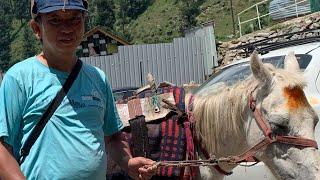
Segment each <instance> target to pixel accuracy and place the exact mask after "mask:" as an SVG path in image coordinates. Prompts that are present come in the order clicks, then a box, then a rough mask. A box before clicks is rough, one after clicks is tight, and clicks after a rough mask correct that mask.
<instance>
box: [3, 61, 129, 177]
mask: <svg viewBox="0 0 320 180" xmlns="http://www.w3.org/2000/svg"><path fill="white" fill-rule="evenodd" d="M67 77H68V73H65V72H61V71H58V70H55V69H52V68H48V67H46V66H45V65H43V64H42V63H41V62H40V61H39V60H38V59H37V57H32V58H29V59H27V60H24V61H22V62H20V63H18V64H16V65H14V66H13V67H12V68H11V69H10V70H9V71H8V72H7V73H6V75H5V77H4V79H3V81H2V84H1V87H0V137H4V140H5V142H6V143H8V144H10V145H11V146H12V147H13V150H14V156H15V157H16V158H18V157H19V152H20V149H21V147H22V145H23V144H24V143H25V141H26V139H27V137H28V136H29V135H30V133H31V130H32V129H33V128H34V126H35V125H36V124H37V122H38V121H39V119H40V118H41V116H42V114H43V113H44V112H45V110H46V109H47V107H48V106H49V104H50V102H51V101H52V99H53V98H54V97H55V96H56V94H57V92H58V91H59V90H60V89H61V87H62V85H63V84H64V82H65V80H66V79H67ZM122 126H123V125H122V123H121V121H120V119H119V115H118V113H117V110H116V108H115V105H114V101H113V96H112V91H111V88H110V85H109V82H108V80H107V78H106V76H105V74H104V73H103V72H102V71H101V70H99V69H97V68H95V67H93V66H90V65H88V64H86V63H83V66H82V68H81V70H80V73H79V75H78V77H77V78H76V80H75V81H74V83H73V85H72V87H71V88H70V90H69V93H68V94H67V95H66V97H65V98H64V99H63V101H62V102H61V104H60V106H59V107H58V108H57V110H56V111H55V113H54V114H53V116H52V117H51V118H50V120H49V122H48V123H47V124H46V126H45V128H44V129H43V131H42V132H41V134H40V137H39V138H38V139H37V141H36V142H35V144H34V145H33V146H32V148H31V150H30V154H29V155H28V156H27V158H26V160H25V161H24V163H23V164H22V165H21V170H22V172H23V173H24V175H25V176H26V177H27V179H41V180H47V179H50V180H51V179H105V178H106V177H105V174H106V153H105V145H104V136H106V135H112V134H114V133H115V132H118V131H119V130H120V129H121V128H122Z"/></svg>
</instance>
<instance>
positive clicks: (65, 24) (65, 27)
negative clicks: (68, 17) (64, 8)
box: [60, 21, 72, 33]
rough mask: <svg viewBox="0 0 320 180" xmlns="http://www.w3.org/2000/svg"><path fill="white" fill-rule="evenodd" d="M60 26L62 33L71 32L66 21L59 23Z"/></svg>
mask: <svg viewBox="0 0 320 180" xmlns="http://www.w3.org/2000/svg"><path fill="white" fill-rule="evenodd" d="M60 28H61V32H63V33H71V32H72V28H71V25H70V23H69V22H68V21H65V22H63V23H61V27H60Z"/></svg>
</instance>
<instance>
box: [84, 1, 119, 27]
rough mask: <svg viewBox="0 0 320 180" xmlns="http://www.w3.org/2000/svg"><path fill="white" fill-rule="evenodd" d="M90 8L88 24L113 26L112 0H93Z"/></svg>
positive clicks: (114, 19)
mask: <svg viewBox="0 0 320 180" xmlns="http://www.w3.org/2000/svg"><path fill="white" fill-rule="evenodd" d="M90 4H91V8H90V10H89V11H90V24H91V25H92V26H103V27H106V28H108V29H113V28H114V23H115V21H116V18H115V12H114V8H115V5H114V1H113V0H93V1H92V3H90Z"/></svg>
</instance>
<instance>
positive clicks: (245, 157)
mask: <svg viewBox="0 0 320 180" xmlns="http://www.w3.org/2000/svg"><path fill="white" fill-rule="evenodd" d="M249 107H250V109H251V111H252V112H253V116H254V119H255V120H256V122H257V124H258V126H259V128H260V129H261V130H262V132H263V134H264V138H263V139H262V140H261V141H260V142H259V143H258V144H256V145H255V146H253V147H252V148H250V149H249V150H247V151H246V152H244V153H243V154H241V155H238V156H234V157H233V158H234V163H241V162H248V161H249V160H250V159H252V158H253V157H254V155H255V154H256V153H257V152H258V151H259V150H260V149H262V148H264V147H266V146H268V145H269V144H272V143H275V142H278V143H282V144H288V145H294V146H298V147H301V148H308V147H313V148H316V149H318V144H317V142H316V141H315V140H312V139H307V138H303V137H299V136H282V135H277V134H276V133H274V132H273V131H272V129H271V128H270V125H269V123H268V121H266V120H265V118H264V117H263V116H262V113H261V110H260V109H259V108H258V107H257V104H256V100H255V99H254V98H253V96H252V93H251V94H250V96H249Z"/></svg>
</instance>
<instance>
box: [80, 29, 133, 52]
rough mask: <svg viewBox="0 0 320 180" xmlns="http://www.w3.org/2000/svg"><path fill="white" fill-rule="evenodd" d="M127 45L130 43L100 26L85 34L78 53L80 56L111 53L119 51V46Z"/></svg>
mask: <svg viewBox="0 0 320 180" xmlns="http://www.w3.org/2000/svg"><path fill="white" fill-rule="evenodd" d="M125 45H130V43H129V42H127V41H126V40H124V39H122V38H120V37H118V36H116V35H114V34H111V33H110V32H108V31H105V30H104V29H103V28H102V27H99V26H98V27H95V28H93V29H91V30H90V31H88V32H87V33H85V34H84V37H83V40H82V42H81V44H80V46H79V47H78V50H77V55H78V57H90V56H105V55H111V54H114V53H117V52H118V46H125Z"/></svg>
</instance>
